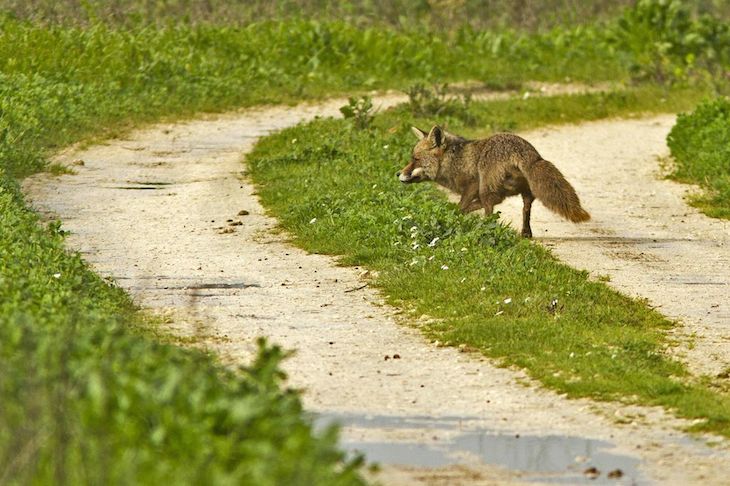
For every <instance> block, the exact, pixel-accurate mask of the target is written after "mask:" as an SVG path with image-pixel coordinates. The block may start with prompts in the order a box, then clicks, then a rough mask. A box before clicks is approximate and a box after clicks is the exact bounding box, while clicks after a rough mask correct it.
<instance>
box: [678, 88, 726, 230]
mask: <svg viewBox="0 0 730 486" xmlns="http://www.w3.org/2000/svg"><path fill="white" fill-rule="evenodd" d="M667 142H668V144H669V148H670V150H671V152H672V156H673V157H674V160H675V161H676V166H675V167H674V170H673V172H672V174H671V177H672V178H673V179H676V180H678V181H681V182H689V183H693V184H699V185H700V186H702V188H703V189H705V193H704V194H701V195H695V196H693V197H692V198H691V199H690V201H691V203H692V204H693V205H695V206H697V207H698V208H700V209H701V210H702V211H703V212H704V213H705V214H707V215H708V216H712V217H715V218H725V219H730V99H728V98H717V99H715V100H712V101H705V102H704V103H702V104H700V105H699V106H698V107H697V108H696V109H695V110H694V111H692V112H691V113H685V114H681V115H679V116H678V118H677V124H676V125H675V126H674V128H672V131H671V132H670V133H669V136H668V137H667Z"/></svg>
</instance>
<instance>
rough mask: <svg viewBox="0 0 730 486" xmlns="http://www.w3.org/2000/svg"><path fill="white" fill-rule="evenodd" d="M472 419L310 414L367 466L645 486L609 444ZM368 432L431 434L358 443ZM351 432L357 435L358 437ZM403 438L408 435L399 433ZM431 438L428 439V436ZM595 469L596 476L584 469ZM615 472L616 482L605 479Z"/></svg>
mask: <svg viewBox="0 0 730 486" xmlns="http://www.w3.org/2000/svg"><path fill="white" fill-rule="evenodd" d="M475 419H476V417H466V418H465V417H440V418H430V417H400V416H382V415H380V416H379V415H352V414H324V415H317V416H315V426H316V427H318V428H321V427H325V426H327V425H329V424H332V423H338V424H340V425H341V426H342V433H341V436H342V439H341V446H342V447H343V448H344V449H345V450H346V451H347V452H348V453H350V454H355V453H357V452H360V453H363V454H364V455H365V457H366V459H367V461H368V462H369V463H380V464H388V465H396V464H397V465H406V466H418V467H434V468H436V467H443V466H448V465H453V464H475V463H476V464H479V463H482V464H487V465H495V466H501V467H504V468H507V469H510V470H513V471H519V472H520V473H522V475H523V477H522V479H523V480H527V481H534V482H543V483H560V484H646V482H647V481H646V480H642V477H641V474H640V473H639V471H638V470H637V467H638V465H639V460H638V459H637V458H634V457H631V456H626V455H621V454H616V453H612V452H611V449H613V444H611V443H610V442H606V441H601V440H594V439H588V438H585V437H574V436H562V435H545V436H539V435H518V434H508V433H505V432H496V431H493V430H489V429H476V428H471V427H469V426H468V423H469V422H472V421H473V420H475ZM368 430H371V431H374V430H381V431H384V434H374V435H375V436H382V435H385V434H387V433H388V432H389V431H405V432H407V431H411V432H416V431H419V430H424V431H433V432H435V433H434V434H429V435H427V436H425V437H424V438H423V439H422V440H421V441H418V442H416V441H413V440H412V441H409V440H408V439H404V440H401V439H398V440H389V441H378V440H373V441H370V440H365V439H358V438H355V436H363V437H366V436H368V435H371V436H372V435H373V434H368V433H367V432H368ZM353 431H361V432H363V431H364V433H362V434H359V433H357V432H353ZM403 435H404V436H405V437H407V436H412V435H413V434H408V433H405V434H403ZM430 436H433V437H430ZM590 467H595V468H596V469H598V471H600V474H599V476H598V477H596V478H594V479H590V478H589V477H587V476H586V475H584V471H585V470H586V469H588V468H590ZM617 469H619V470H621V472H622V473H623V475H622V477H621V478H618V479H617V478H608V477H607V474H608V473H609V472H611V471H615V470H617Z"/></svg>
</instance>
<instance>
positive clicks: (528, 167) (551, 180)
mask: <svg viewBox="0 0 730 486" xmlns="http://www.w3.org/2000/svg"><path fill="white" fill-rule="evenodd" d="M520 170H521V171H522V173H523V174H524V175H525V178H526V179H527V183H528V184H529V185H530V190H531V191H532V194H533V195H534V196H535V197H536V198H537V199H539V200H540V201H541V202H542V203H543V204H544V205H545V207H547V208H548V209H550V210H551V211H554V212H556V213H558V214H559V215H561V216H563V217H564V218H565V219H567V220H569V221H572V222H574V223H580V222H583V221H588V220H589V219H591V215H590V214H588V212H587V211H586V210H585V209H583V208H582V207H581V205H580V199H578V195H577V194H576V193H575V189H573V186H571V185H570V183H569V182H568V181H567V180H565V177H563V174H561V173H560V171H559V170H558V168H557V167H555V166H554V165H553V164H552V163H550V162H548V161H547V160H543V159H539V160H536V161H534V162H530V163H522V164H520Z"/></svg>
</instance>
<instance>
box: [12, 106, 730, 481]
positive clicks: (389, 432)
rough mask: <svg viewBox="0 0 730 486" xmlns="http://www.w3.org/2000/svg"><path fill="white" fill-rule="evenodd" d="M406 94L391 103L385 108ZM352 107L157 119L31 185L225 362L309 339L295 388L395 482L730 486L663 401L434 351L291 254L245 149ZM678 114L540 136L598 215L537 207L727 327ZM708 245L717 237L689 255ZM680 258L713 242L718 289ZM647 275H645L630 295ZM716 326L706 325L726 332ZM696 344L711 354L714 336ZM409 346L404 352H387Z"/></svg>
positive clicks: (713, 233) (729, 455)
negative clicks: (625, 399)
mask: <svg viewBox="0 0 730 486" xmlns="http://www.w3.org/2000/svg"><path fill="white" fill-rule="evenodd" d="M399 101H402V97H398V96H390V97H385V98H381V99H378V100H376V106H377V105H380V106H383V107H385V106H389V105H392V104H394V103H396V102H399ZM343 104H344V101H343V100H334V101H330V102H327V103H323V104H320V105H316V106H297V107H273V108H261V109H257V110H249V111H243V112H240V113H236V114H227V115H222V116H217V117H212V118H209V119H201V120H195V121H189V122H184V123H176V124H169V125H164V124H163V125H156V126H153V127H150V128H146V129H144V130H139V131H135V132H133V133H131V134H129V135H128V136H126V137H125V138H124V139H121V140H110V141H108V142H105V143H104V144H99V145H96V146H93V147H90V148H88V149H83V150H79V151H69V152H67V153H64V154H61V155H60V156H59V157H58V158H59V161H60V162H62V163H65V164H68V165H69V166H72V167H73V170H74V171H75V172H76V174H73V175H64V176H60V177H53V176H50V175H48V174H40V175H37V176H34V177H32V178H29V179H27V180H26V181H25V183H24V189H25V191H26V194H27V195H28V197H29V199H30V200H31V201H32V203H33V205H34V207H36V208H37V209H38V210H39V211H40V212H41V213H43V214H46V215H48V216H49V217H52V218H60V219H61V220H62V221H63V225H64V228H65V229H67V230H70V232H71V234H70V235H69V236H68V245H69V246H70V247H71V248H72V249H75V250H78V251H80V252H81V253H82V254H83V256H84V258H85V259H86V260H87V261H89V262H90V263H91V264H92V265H93V266H94V268H95V269H96V270H97V271H98V272H99V273H100V274H102V275H104V276H109V277H112V278H113V279H114V280H116V282H118V284H119V285H120V286H121V287H123V288H124V289H126V290H127V291H129V292H130V293H131V294H132V295H133V296H134V298H135V299H136V301H137V302H138V303H139V304H140V305H142V306H144V307H147V308H149V309H151V310H153V311H154V312H157V313H159V314H161V315H164V316H168V317H169V321H170V326H171V327H172V328H173V329H174V330H175V331H176V332H177V333H179V334H181V335H188V336H194V337H195V338H196V339H197V340H199V341H203V342H204V343H205V344H206V345H207V346H208V347H209V348H210V349H212V350H214V351H215V352H217V353H218V354H219V355H220V356H221V357H222V359H223V361H224V362H228V363H245V362H248V360H249V359H250V357H251V356H252V353H253V352H254V348H255V345H254V341H255V338H256V337H257V336H260V335H265V336H268V337H269V338H270V340H271V341H273V342H275V343H278V344H280V345H282V346H283V347H285V348H288V349H295V350H297V351H296V354H295V355H294V356H293V357H292V358H291V359H289V360H288V361H287V362H286V366H285V367H286V370H287V371H288V373H289V376H290V383H291V384H292V385H293V386H296V387H301V388H303V389H304V390H305V395H304V402H305V406H306V407H307V409H308V410H311V411H312V412H314V413H316V414H318V415H319V416H320V417H321V420H322V421H325V422H326V421H328V420H332V419H337V420H340V421H342V422H343V423H344V424H345V427H344V429H343V443H344V444H345V445H346V446H347V447H352V448H358V449H361V450H364V451H366V452H368V453H369V455H370V457H371V458H372V459H376V460H380V461H382V462H383V463H385V464H388V463H394V464H397V465H399V466H394V467H385V468H384V470H383V473H382V474H381V475H380V478H381V479H382V480H383V481H385V482H387V483H392V484H410V483H415V484H497V483H500V484H501V483H507V482H509V483H513V482H520V481H525V480H529V481H531V482H534V481H538V482H539V481H541V480H542V481H553V482H554V481H555V480H558V481H563V480H565V481H568V480H571V481H583V480H585V478H584V476H583V472H584V470H586V469H587V468H589V467H591V466H595V467H597V468H598V470H599V471H600V473H599V474H600V476H599V479H601V480H606V481H608V479H606V478H607V476H606V473H608V472H609V471H610V470H613V469H621V470H622V471H623V472H624V476H623V478H621V479H616V480H613V479H612V480H610V481H611V483H612V484H615V483H619V484H632V483H639V484H646V483H653V482H657V483H661V484H696V483H700V482H701V483H703V484H723V483H724V482H725V481H726V478H728V477H730V452H729V450H728V447H727V445H726V444H725V443H721V444H720V445H719V446H717V447H714V448H712V449H711V448H708V447H706V446H705V445H703V443H701V442H699V441H696V440H692V439H689V438H688V437H687V436H685V435H684V434H682V433H680V432H678V431H677V428H676V427H677V426H680V425H682V423H681V422H680V421H678V420H676V419H673V418H671V417H669V416H667V415H666V414H665V413H663V412H662V411H661V410H658V409H654V408H640V407H626V406H621V405H619V404H610V403H609V404H605V403H601V404H596V403H593V402H590V401H587V400H567V399H565V398H564V397H561V396H559V395H557V394H555V393H552V392H549V391H546V390H543V389H540V388H539V387H537V386H534V385H533V384H529V383H528V380H527V379H526V378H525V376H524V374H522V373H520V372H518V371H514V370H509V369H503V368H497V367H495V366H493V365H492V364H491V363H490V362H489V361H488V360H486V359H484V358H479V357H478V356H475V355H473V354H467V353H459V352H458V351H457V350H455V349H452V348H436V347H434V346H433V345H430V344H429V343H428V342H426V341H425V340H424V338H423V337H422V336H421V335H420V334H419V333H418V331H416V330H413V329H410V328H407V327H405V326H402V325H398V324H397V323H396V319H395V316H394V313H395V311H394V310H393V309H390V308H387V307H386V306H383V305H382V301H381V298H380V297H379V296H378V294H377V293H376V292H374V291H372V290H371V289H369V288H368V287H363V284H364V281H363V279H362V275H360V274H359V269H357V268H342V267H338V266H337V264H336V260H335V259H333V258H330V257H326V256H322V255H311V254H307V253H305V252H304V251H302V250H299V249H297V248H293V247H292V246H291V245H289V244H287V241H286V235H281V234H279V233H276V232H274V231H271V230H272V229H273V228H275V226H276V221H275V220H273V219H272V218H270V217H268V216H266V215H265V214H264V210H263V209H262V207H261V206H260V204H259V202H258V200H257V198H256V195H255V190H254V188H253V187H252V186H251V185H250V184H249V183H248V182H246V180H245V177H244V176H243V175H242V170H243V169H244V167H243V166H242V165H241V154H242V153H245V152H246V151H248V150H250V149H251V147H252V145H253V144H254V143H255V141H256V139H257V138H258V137H261V136H263V135H266V134H268V133H270V132H272V131H274V130H278V129H281V128H284V127H287V126H291V125H293V124H296V123H298V122H301V121H303V120H307V119H311V118H313V117H314V116H316V115H321V116H331V115H336V114H338V107H339V106H341V105H343ZM670 124H671V118H670V117H659V118H655V119H651V120H641V121H628V122H627V121H617V122H614V121H607V122H600V123H591V124H586V125H581V126H577V127H565V128H560V129H555V130H553V129H548V130H540V131H536V132H533V133H532V134H529V135H528V136H529V137H530V139H531V140H534V141H535V142H536V145H537V146H538V149H540V150H541V151H542V152H543V155H544V156H545V157H546V158H547V159H550V160H553V161H555V163H556V164H557V165H558V167H559V168H560V169H561V170H562V171H564V172H565V173H566V175H567V176H568V178H569V179H570V180H571V181H572V182H575V185H576V188H577V190H578V192H579V194H580V195H581V197H582V198H583V200H584V201H585V203H586V204H585V206H586V207H587V208H588V209H589V210H590V211H591V212H592V213H593V217H594V222H593V223H590V225H588V226H573V225H570V224H564V223H562V222H559V221H557V220H552V219H551V215H550V214H548V212H547V211H544V210H542V211H541V210H540V209H538V210H537V211H535V213H536V214H535V216H534V218H535V219H534V223H533V228H534V229H535V230H536V231H535V232H536V233H537V234H541V235H542V234H546V235H547V236H548V237H549V239H546V238H545V237H544V236H540V238H539V240H540V241H542V242H544V243H546V244H550V245H552V246H553V247H554V248H555V251H556V253H557V254H558V255H559V256H561V257H562V258H565V259H566V260H567V261H569V262H571V263H574V264H576V265H578V266H580V267H586V268H590V269H591V270H594V271H596V272H598V273H601V274H603V273H609V274H611V275H612V283H614V284H616V285H617V286H618V287H619V288H621V289H623V290H626V291H628V292H629V293H635V294H639V295H646V296H648V297H650V298H651V299H652V301H653V302H655V303H658V304H662V305H664V307H662V310H663V311H665V312H667V313H668V314H669V315H675V314H672V312H671V309H673V307H671V305H673V304H674V303H675V302H674V299H675V297H674V294H671V296H669V297H666V296H665V294H664V291H665V290H666V289H667V288H669V287H671V286H674V285H676V286H681V285H682V282H684V285H685V287H686V288H687V289H691V291H692V292H695V293H699V294H701V295H698V298H697V299H696V300H698V301H705V300H706V301H708V302H709V303H711V304H712V305H715V304H717V305H718V306H717V307H712V306H710V307H709V309H708V310H709V312H710V314H711V316H712V315H713V313H714V314H716V315H717V316H718V317H717V318H718V319H719V320H721V319H722V318H723V317H722V316H724V315H726V314H727V305H728V302H727V299H725V300H724V301H723V300H713V299H714V296H716V295H718V294H713V297H710V294H709V292H710V290H709V289H716V288H719V287H721V285H715V283H720V282H725V283H727V279H728V277H727V274H725V275H724V276H722V275H720V272H721V270H720V268H719V267H721V266H722V265H723V262H724V264H725V266H726V263H727V261H728V260H727V256H728V253H727V251H728V249H727V246H723V245H724V243H725V242H726V241H727V240H726V238H727V231H726V230H727V227H726V226H723V224H722V223H715V222H708V221H707V219H706V218H702V217H701V216H698V215H697V214H696V213H695V212H694V211H693V210H691V209H688V208H687V207H686V206H684V205H683V204H682V203H681V192H682V191H681V190H680V189H679V188H677V187H675V186H674V185H672V184H670V183H667V182H663V181H655V179H654V177H653V174H652V170H653V169H652V167H654V166H655V162H654V160H653V157H654V156H655V155H656V154H662V153H664V152H665V150H666V149H665V148H664V144H663V134H665V133H666V130H667V128H668V126H669V125H670ZM610 140H614V141H616V143H611V142H610ZM81 161H82V162H83V164H82V162H81ZM398 167H399V166H398V161H394V171H395V170H396V169H397V168H398ZM616 178H618V179H616ZM652 184H654V185H652ZM647 187H652V188H653V189H648V190H647ZM617 193H619V194H623V196H622V197H623V198H624V199H625V201H624V200H621V201H619V200H618V199H617V198H618V196H617V195H616V194H617ZM504 206H505V207H504V208H502V209H503V210H504V211H505V215H506V217H508V216H509V211H510V206H509V205H504ZM668 208H671V209H668ZM685 214H686V216H685ZM681 219H684V222H682V221H681ZM696 221H701V223H696ZM662 225H665V227H662ZM647 228H649V229H647ZM678 228H681V230H680V229H678ZM545 230H547V231H545ZM695 232H696V233H697V234H695ZM723 234H724V235H725V237H724V238H725V239H723V237H722V235H723ZM690 238H692V241H693V242H700V243H699V245H698V246H696V247H695V246H693V247H686V248H685V247H684V246H681V245H683V244H684V243H682V242H684V241H685V240H689V239H690ZM654 240H657V241H654ZM658 252H663V253H661V254H659V253H658ZM682 252H690V253H692V254H693V256H694V257H695V258H696V259H697V260H702V259H703V258H702V257H700V255H701V254H705V252H709V254H710V255H711V256H710V257H709V258H706V259H707V260H708V261H707V262H704V263H706V264H707V266H703V267H692V268H697V269H696V270H691V269H690V267H689V266H688V267H687V268H688V270H687V273H686V275H691V278H692V282H695V281H697V282H699V281H707V282H712V284H710V285H708V286H707V288H703V289H700V287H699V284H697V285H696V286H695V284H694V283H690V282H689V280H686V279H685V280H682V278H685V277H681V278H679V277H678V278H676V279H674V280H672V278H673V277H672V275H673V274H672V273H671V272H672V271H674V270H675V264H674V263H673V262H674V261H675V259H676V258H679V257H677V254H678V253H682ZM700 252H702V253H700ZM723 252H724V253H723ZM681 258H684V257H681ZM712 259H714V260H712ZM682 261H684V260H682ZM690 261H691V260H689V259H688V260H687V262H688V263H687V265H689V262H690ZM712 262H714V263H712ZM619 263H620V264H619ZM682 265H685V264H684V263H683V264H682ZM662 269H665V273H656V274H651V273H650V272H652V271H655V272H660V271H661V270H662ZM683 275H685V274H683ZM61 278H62V277H61ZM686 278H687V279H689V278H690V277H686ZM637 281H638V282H643V286H641V287H634V286H632V285H633V284H632V283H631V282H637ZM653 287H654V288H653ZM720 291H722V290H720ZM652 292H654V293H656V295H654V293H652ZM667 295H669V294H667ZM681 295H682V296H683V297H682V298H685V299H687V300H689V301H690V302H687V303H686V304H685V305H680V308H679V311H678V312H677V313H676V315H680V316H684V314H683V312H688V311H689V310H690V308H691V303H692V302H694V297H684V296H686V295H687V294H681ZM665 299H670V300H669V301H666V300H665ZM680 304H681V302H680ZM723 306H724V307H723ZM703 309H704V308H703ZM699 314H702V312H699ZM699 314H698V315H699ZM698 315H695V314H692V316H691V317H692V319H688V321H690V320H692V322H694V320H693V319H694V318H695V317H698ZM704 318H705V316H703V315H699V317H698V319H697V322H698V323H699V324H698V325H700V326H707V327H710V328H712V329H715V328H717V327H719V326H716V325H715V324H716V321H708V320H705V319H704ZM717 322H719V321H717ZM698 333H702V334H707V335H710V336H711V339H710V340H709V341H708V342H709V343H710V344H708V346H711V347H712V346H714V345H715V338H717V342H718V343H721V341H720V340H721V338H723V337H724V335H723V334H722V333H721V332H719V331H718V332H717V333H715V332H714V331H712V332H709V333H706V330H705V329H704V328H702V329H701V330H700V329H699V328H698ZM697 341H698V342H697V347H696V348H695V349H698V348H699V347H700V346H702V345H704V344H702V343H704V341H703V340H702V339H700V338H698V339H697ZM713 349H714V348H713ZM718 351H719V348H718ZM395 354H397V355H399V357H400V358H399V359H388V360H385V359H384V357H385V356H386V355H387V356H389V357H391V358H392V357H393V356H394V355H395ZM724 356H727V354H725V355H724ZM454 463H459V464H458V465H454ZM616 475H617V474H616Z"/></svg>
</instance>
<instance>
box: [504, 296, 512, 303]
mask: <svg viewBox="0 0 730 486" xmlns="http://www.w3.org/2000/svg"><path fill="white" fill-rule="evenodd" d="M511 302H512V297H507V298H506V299H504V303H505V304H509V303H511Z"/></svg>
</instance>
